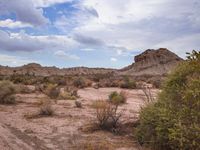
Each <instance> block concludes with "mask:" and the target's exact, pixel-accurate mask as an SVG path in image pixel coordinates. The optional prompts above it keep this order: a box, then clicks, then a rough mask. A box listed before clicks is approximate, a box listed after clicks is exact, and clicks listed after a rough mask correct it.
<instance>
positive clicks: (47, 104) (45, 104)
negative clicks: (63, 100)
mask: <svg viewBox="0 0 200 150" xmlns="http://www.w3.org/2000/svg"><path fill="white" fill-rule="evenodd" d="M53 114H54V110H53V108H52V103H51V101H50V100H48V99H43V100H41V104H40V110H39V115H41V116H52V115H53Z"/></svg>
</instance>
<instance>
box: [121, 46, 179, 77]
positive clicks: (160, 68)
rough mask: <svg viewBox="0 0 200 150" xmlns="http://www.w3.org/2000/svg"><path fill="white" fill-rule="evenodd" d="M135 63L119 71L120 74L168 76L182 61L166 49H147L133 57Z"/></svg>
mask: <svg viewBox="0 0 200 150" xmlns="http://www.w3.org/2000/svg"><path fill="white" fill-rule="evenodd" d="M134 60H135V63H133V64H132V65H130V66H128V67H125V68H123V69H121V74H125V75H133V76H144V75H146V76H148V75H149V76H163V75H166V74H168V73H169V72H170V71H171V70H172V69H173V68H174V67H175V66H176V65H177V64H178V63H179V62H181V61H183V59H182V58H180V57H178V56H177V55H176V54H174V53H173V52H171V51H169V50H168V49H166V48H160V49H157V50H154V49H148V50H146V51H145V52H143V53H141V54H139V55H137V56H135V58H134Z"/></svg>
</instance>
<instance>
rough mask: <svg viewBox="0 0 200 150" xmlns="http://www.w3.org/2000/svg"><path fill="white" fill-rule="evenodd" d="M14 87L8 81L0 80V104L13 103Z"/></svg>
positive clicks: (14, 101)
mask: <svg viewBox="0 0 200 150" xmlns="http://www.w3.org/2000/svg"><path fill="white" fill-rule="evenodd" d="M15 93H16V87H15V86H14V84H13V83H12V82H10V81H1V82H0V104H14V103H16V100H15Z"/></svg>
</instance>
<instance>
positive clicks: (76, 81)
mask: <svg viewBox="0 0 200 150" xmlns="http://www.w3.org/2000/svg"><path fill="white" fill-rule="evenodd" d="M73 86H74V87H77V88H84V87H86V82H85V79H84V78H82V77H78V78H76V79H74V81H73Z"/></svg>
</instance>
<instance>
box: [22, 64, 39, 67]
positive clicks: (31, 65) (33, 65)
mask: <svg viewBox="0 0 200 150" xmlns="http://www.w3.org/2000/svg"><path fill="white" fill-rule="evenodd" d="M22 67H24V68H41V67H42V66H41V65H40V64H37V63H29V64H26V65H24V66H22Z"/></svg>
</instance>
